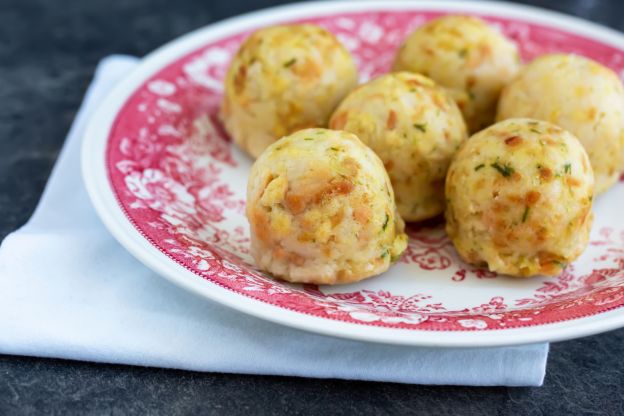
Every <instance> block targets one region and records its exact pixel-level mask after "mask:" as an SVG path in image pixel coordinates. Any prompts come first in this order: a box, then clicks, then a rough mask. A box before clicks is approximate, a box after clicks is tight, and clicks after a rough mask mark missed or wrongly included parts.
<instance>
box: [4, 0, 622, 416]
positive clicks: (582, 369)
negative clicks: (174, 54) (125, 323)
mask: <svg viewBox="0 0 624 416" xmlns="http://www.w3.org/2000/svg"><path fill="white" fill-rule="evenodd" d="M281 3H286V2H282V1H271V0H250V1H244V0H226V1H217V0H202V1H183V0H175V1H164V0H156V1H149V0H126V1H124V0H82V1H81V0H67V1H51V0H29V1H28V0H0V238H3V237H4V236H5V235H6V234H8V233H9V232H11V231H12V230H14V229H15V228H17V227H19V226H20V225H21V224H23V223H24V222H25V221H26V220H27V219H28V217H29V216H30V214H31V213H32V211H33V209H34V207H35V205H36V203H37V201H38V199H39V196H40V194H41V191H42V190H43V187H44V185H45V182H46V180H47V177H48V175H49V172H50V169H51V168H52V165H53V163H54V161H55V159H56V156H57V154H58V151H59V150H60V148H61V145H62V143H63V140H64V138H65V135H66V133H67V130H68V128H69V126H70V124H71V121H72V119H73V117H74V115H75V113H76V110H77V109H78V106H79V104H80V102H81V100H82V96H83V94H84V92H85V89H86V87H87V85H88V83H89V81H90V78H91V76H92V74H93V70H94V68H95V65H96V64H97V62H98V61H99V60H100V58H102V57H104V56H106V55H108V54H111V53H126V54H132V55H139V56H141V55H144V54H146V53H148V52H150V51H151V50H153V49H154V48H156V47H158V46H160V45H161V44H163V43H165V42H167V41H169V40H171V39H173V38H175V37H177V36H179V35H182V34H184V33H186V32H188V31H190V30H193V29H196V28H198V27H201V26H204V25H207V24H209V23H211V22H214V21H217V20H220V19H223V18H226V17H229V16H233V15H236V14H240V13H243V12H246V11H251V10H256V9H259V8H263V7H268V6H271V5H275V4H281ZM526 3H530V4H534V5H538V6H542V7H546V8H551V9H555V10H560V11H564V12H567V13H570V14H575V15H578V16H581V17H584V18H585V19H588V20H592V21H595V22H599V23H603V24H606V25H609V26H612V27H614V28H616V29H619V30H623V31H624V2H621V1H620V0H602V1H600V0H564V1H552V2H551V1H545V0H542V1H540V0H535V1H528V2H526ZM0 319H1V318H0ZM197 413H208V414H252V415H256V414H258V415H261V414H282V413H284V414H320V413H327V414H362V415H368V414H370V415H385V414H388V415H390V414H392V415H394V414H436V415H455V414H468V415H524V414H531V415H557V414H561V415H577V414H592V415H593V414H610V415H624V330H619V331H614V332H611V333H608V334H603V335H599V336H594V337H589V338H585V339H580V340H575V341H569V342H564V343H559V344H555V345H553V346H552V349H551V353H550V358H549V363H548V373H547V376H546V383H545V385H544V387H541V388H471V387H427V386H407V385H398V384H389V383H367V382H347V381H338V380H313V379H296V378H286V377H265V376H241V375H229V374H202V373H192V372H182V371H172V370H162V369H149V368H137V367H127V366H117V365H99V364H90V363H78V362H69V361H61V360H50V359H38V358H23V357H12V356H1V355H0V415H11V414H59V415H64V414H197Z"/></svg>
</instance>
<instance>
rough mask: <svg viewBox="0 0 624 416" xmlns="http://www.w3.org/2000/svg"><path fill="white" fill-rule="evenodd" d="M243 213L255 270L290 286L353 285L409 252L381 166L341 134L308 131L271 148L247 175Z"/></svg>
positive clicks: (349, 136)
mask: <svg viewBox="0 0 624 416" xmlns="http://www.w3.org/2000/svg"><path fill="white" fill-rule="evenodd" d="M246 209H247V218H248V220H249V224H250V228H251V252H252V255H253V256H254V258H255V260H256V264H257V266H258V267H259V268H260V269H262V270H264V271H267V272H269V273H271V274H272V275H273V276H275V277H278V278H280V279H284V280H287V281H290V282H299V283H314V284H334V283H349V282H356V281H358V280H362V279H365V278H367V277H371V276H374V275H377V274H380V273H382V272H384V271H386V270H387V269H388V267H390V265H391V264H392V263H394V262H395V261H396V260H397V259H398V258H399V257H400V255H401V253H402V252H403V251H404V250H405V248H406V246H407V236H406V234H405V232H404V223H403V220H402V219H401V217H400V216H399V215H398V213H397V210H396V206H395V203H394V192H393V190H392V185H391V183H390V179H389V178H388V175H387V173H386V171H385V170H384V166H383V164H382V163H381V160H379V158H378V157H377V155H375V153H374V152H373V151H372V150H371V149H369V148H368V147H366V146H365V145H364V144H363V143H362V142H361V141H360V140H359V139H358V138H357V137H356V136H355V135H353V134H351V133H348V132H344V131H334V130H327V129H305V130H300V131H298V132H296V133H294V134H292V135H290V136H286V137H284V138H282V139H280V140H278V141H277V142H275V143H273V144H272V145H271V146H269V147H268V148H267V149H266V150H265V151H264V152H263V153H262V154H261V155H260V157H259V158H258V159H257V160H256V162H255V163H254V165H253V166H252V168H251V172H250V175H249V182H248V187H247V208H246Z"/></svg>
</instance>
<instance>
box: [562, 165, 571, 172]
mask: <svg viewBox="0 0 624 416" xmlns="http://www.w3.org/2000/svg"><path fill="white" fill-rule="evenodd" d="M563 172H564V173H567V174H570V173H572V164H571V163H566V164H565V165H563Z"/></svg>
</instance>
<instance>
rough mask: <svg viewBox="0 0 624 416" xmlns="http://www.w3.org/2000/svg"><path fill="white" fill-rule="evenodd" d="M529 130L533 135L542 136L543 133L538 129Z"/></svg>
mask: <svg viewBox="0 0 624 416" xmlns="http://www.w3.org/2000/svg"><path fill="white" fill-rule="evenodd" d="M529 130H531V131H532V132H533V133H537V134H542V132H541V131H539V130H538V129H534V128H531V129H529Z"/></svg>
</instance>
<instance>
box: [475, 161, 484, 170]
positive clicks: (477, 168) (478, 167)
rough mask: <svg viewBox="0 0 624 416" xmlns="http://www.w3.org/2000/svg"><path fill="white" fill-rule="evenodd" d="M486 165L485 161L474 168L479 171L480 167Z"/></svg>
mask: <svg viewBox="0 0 624 416" xmlns="http://www.w3.org/2000/svg"><path fill="white" fill-rule="evenodd" d="M483 167H485V163H481V164H480V165H477V166H475V168H474V170H475V172H476V171H478V170H479V169H481V168H483Z"/></svg>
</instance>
